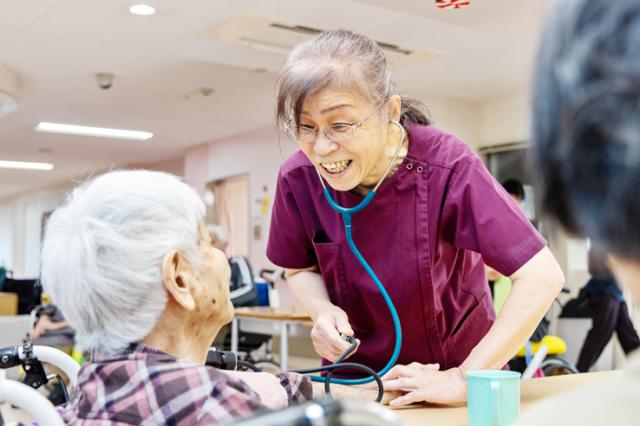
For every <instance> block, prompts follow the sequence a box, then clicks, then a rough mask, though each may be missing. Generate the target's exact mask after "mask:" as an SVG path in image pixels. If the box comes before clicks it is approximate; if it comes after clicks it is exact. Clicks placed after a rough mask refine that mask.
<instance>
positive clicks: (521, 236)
mask: <svg viewBox="0 0 640 426" xmlns="http://www.w3.org/2000/svg"><path fill="white" fill-rule="evenodd" d="M442 232H443V235H442V236H443V238H444V239H445V240H447V241H448V242H450V243H451V244H453V245H454V246H456V247H459V248H464V249H467V250H472V251H475V252H478V253H480V254H482V257H483V259H484V261H485V262H486V263H487V264H488V265H489V266H491V267H492V268H494V269H496V270H497V271H498V272H500V273H501V274H503V275H506V276H510V275H512V274H513V273H514V272H516V271H517V270H518V269H520V267H522V266H523V265H524V264H525V263H527V261H529V260H530V259H531V258H532V257H533V256H534V255H535V254H537V253H538V252H539V251H540V250H542V248H543V247H544V246H545V245H546V241H545V240H544V239H543V238H542V237H541V236H540V234H538V232H537V231H536V230H535V228H534V227H533V226H532V225H531V223H530V222H529V220H528V219H527V218H526V217H525V215H524V213H523V212H522V211H521V210H520V208H519V207H518V206H517V205H516V203H515V202H514V201H513V200H512V199H511V197H510V196H509V195H508V194H507V192H506V191H505V190H504V189H503V188H502V186H501V185H500V184H499V183H498V182H496V180H495V179H494V178H493V176H491V174H490V173H489V171H488V170H487V169H486V167H485V166H484V164H482V162H481V161H480V159H479V158H478V157H476V156H475V155H472V156H469V157H466V158H464V159H462V160H461V161H460V162H459V163H458V164H456V167H455V168H454V170H453V172H452V177H451V180H450V182H449V186H448V189H447V195H446V198H445V200H444V208H443V215H442Z"/></svg>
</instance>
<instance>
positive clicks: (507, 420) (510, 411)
mask: <svg viewBox="0 0 640 426" xmlns="http://www.w3.org/2000/svg"><path fill="white" fill-rule="evenodd" d="M467 410H468V424H469V426H511V425H513V424H514V423H515V421H516V419H517V418H518V415H519V414H520V373H518V372H515V371H503V370H480V371H470V372H468V373H467Z"/></svg>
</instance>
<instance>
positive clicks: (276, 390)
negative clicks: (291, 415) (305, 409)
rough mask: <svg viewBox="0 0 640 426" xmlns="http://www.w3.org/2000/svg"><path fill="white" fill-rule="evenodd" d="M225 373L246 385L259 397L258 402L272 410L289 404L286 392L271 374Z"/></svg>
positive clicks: (251, 372) (249, 372)
mask: <svg viewBox="0 0 640 426" xmlns="http://www.w3.org/2000/svg"><path fill="white" fill-rule="evenodd" d="M225 373H226V374H227V375H229V376H232V377H235V378H238V379H241V380H242V381H244V382H245V383H246V384H248V385H249V387H250V388H251V389H253V390H254V391H255V392H256V393H257V394H258V395H259V396H260V402H262V403H263V404H264V405H266V406H267V407H269V408H271V409H273V410H277V409H280V408H284V407H286V406H287V405H288V404H289V400H288V398H287V392H286V391H285V390H284V388H283V387H282V385H281V384H280V380H279V379H278V378H277V377H276V376H274V375H273V374H270V373H256V372H253V371H225Z"/></svg>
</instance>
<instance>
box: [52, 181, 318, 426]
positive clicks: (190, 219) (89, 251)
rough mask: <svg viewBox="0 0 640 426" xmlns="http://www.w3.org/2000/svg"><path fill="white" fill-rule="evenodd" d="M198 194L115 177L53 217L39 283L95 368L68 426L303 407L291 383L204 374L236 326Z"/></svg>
mask: <svg viewBox="0 0 640 426" xmlns="http://www.w3.org/2000/svg"><path fill="white" fill-rule="evenodd" d="M203 216H204V206H203V204H202V202H201V200H200V199H199V197H198V196H197V194H196V193H195V192H194V191H193V190H192V189H191V188H189V187H188V186H187V185H185V184H184V183H182V182H180V181H179V180H178V179H177V178H176V177H174V176H172V175H169V174H166V173H159V172H150V171H118V172H111V173H107V174H105V175H102V176H100V177H98V178H96V179H94V180H93V181H91V182H89V183H88V184H85V185H83V186H81V187H80V188H78V189H76V190H75V191H74V192H73V193H72V194H71V196H70V198H69V200H68V202H67V203H66V204H65V205H64V206H62V207H61V208H59V209H57V210H56V211H55V212H54V213H53V215H52V216H51V218H50V220H49V223H48V226H47V230H46V235H45V239H44V243H43V248H42V281H43V285H44V287H45V291H47V292H48V293H49V294H50V295H51V296H52V298H53V300H54V301H55V302H56V303H57V304H58V306H59V307H60V309H61V310H62V312H63V314H64V316H65V317H66V318H67V320H68V321H69V323H70V324H71V326H72V327H73V328H74V329H75V330H76V337H77V342H78V345H79V347H80V349H83V350H86V351H90V352H91V353H92V359H91V361H90V362H88V363H87V364H85V365H84V366H83V367H82V369H81V370H80V374H79V377H78V385H77V387H76V388H75V389H74V391H73V394H72V397H71V401H70V402H69V404H68V405H67V406H66V407H65V408H64V418H65V420H66V421H67V422H68V423H72V424H97V423H94V422H100V424H136V425H138V424H165V423H166V424H175V425H178V424H181V425H193V424H211V423H213V422H218V421H224V420H228V419H231V418H233V417H235V416H248V415H251V414H252V413H254V412H255V411H257V410H261V409H264V408H277V407H283V406H286V405H287V403H292V402H297V401H302V400H305V399H307V398H310V397H311V385H310V383H309V381H308V379H306V378H304V377H303V376H300V375H297V374H281V375H278V376H272V375H268V374H266V373H244V374H243V373H227V372H221V371H219V370H216V369H214V368H212V367H208V366H205V365H204V362H205V360H206V355H207V352H208V349H209V344H210V342H212V341H213V338H214V337H215V335H216V334H217V333H218V331H219V330H220V328H221V327H222V326H223V325H224V324H226V323H228V322H229V321H230V320H231V319H232V317H233V307H232V305H231V302H230V299H229V265H228V263H227V259H226V257H225V255H224V254H223V253H222V252H221V251H219V250H217V249H215V248H213V247H212V246H211V244H210V240H209V236H208V233H207V232H206V228H205V226H204V223H203Z"/></svg>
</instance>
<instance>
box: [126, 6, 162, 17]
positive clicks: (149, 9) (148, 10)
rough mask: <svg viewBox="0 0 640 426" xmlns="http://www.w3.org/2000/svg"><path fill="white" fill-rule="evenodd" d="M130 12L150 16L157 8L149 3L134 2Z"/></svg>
mask: <svg viewBox="0 0 640 426" xmlns="http://www.w3.org/2000/svg"><path fill="white" fill-rule="evenodd" d="M129 12H131V13H133V14H134V15H141V16H149V15H153V14H154V13H156V9H155V8H154V7H153V6H149V5H148V4H134V5H133V6H131V7H130V8H129Z"/></svg>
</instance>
